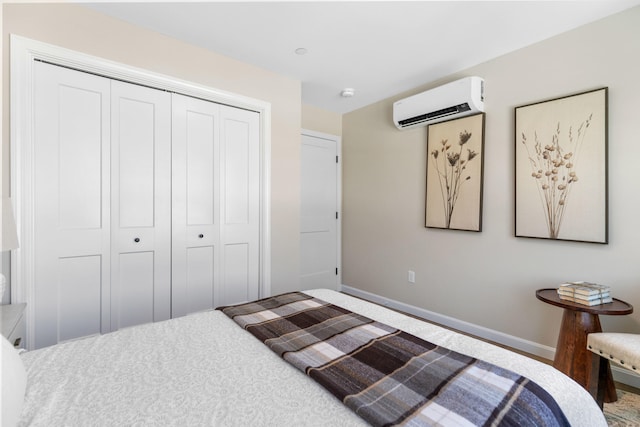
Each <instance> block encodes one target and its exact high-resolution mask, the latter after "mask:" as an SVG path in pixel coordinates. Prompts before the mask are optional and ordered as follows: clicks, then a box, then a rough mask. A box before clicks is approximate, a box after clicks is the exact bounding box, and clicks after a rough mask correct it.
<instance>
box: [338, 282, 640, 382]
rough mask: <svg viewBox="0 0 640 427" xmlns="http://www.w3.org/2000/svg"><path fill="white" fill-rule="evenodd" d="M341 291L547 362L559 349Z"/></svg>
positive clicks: (623, 375) (623, 378) (620, 374)
mask: <svg viewBox="0 0 640 427" xmlns="http://www.w3.org/2000/svg"><path fill="white" fill-rule="evenodd" d="M340 288H341V291H342V292H344V293H347V294H350V295H353V296H356V297H359V298H362V299H366V300H368V301H372V302H375V303H377V304H380V305H384V306H386V307H390V308H393V309H396V310H400V311H404V312H405V313H409V314H412V315H414V316H417V317H421V318H423V319H425V320H428V321H430V322H434V323H438V324H440V325H443V326H446V327H448V328H452V329H456V330H458V331H461V332H464V333H466V334H470V335H474V336H477V337H479V338H482V339H485V340H489V341H493V342H495V343H497V344H501V345H504V346H508V347H511V348H514V349H516V350H520V351H524V352H526V353H529V354H532V355H535V356H538V357H542V358H544V359H548V360H553V358H554V356H555V353H556V349H555V348H553V347H549V346H546V345H543V344H539V343H536V342H533V341H529V340H525V339H522V338H519V337H516V336H513V335H509V334H505V333H503V332H500V331H496V330H493V329H489V328H485V327H483V326H479V325H475V324H473V323H469V322H465V321H463V320H459V319H455V318H453V317H449V316H445V315H443V314H440V313H436V312H433V311H429V310H425V309H424V308H420V307H416V306H413V305H410V304H405V303H403V302H400V301H396V300H393V299H389V298H385V297H382V296H380V295H377V294H373V293H371V292H367V291H363V290H361V289H358V288H353V287H351V286H347V285H341V287H340ZM611 372H612V373H613V378H614V379H615V380H616V381H619V382H621V383H623V384H627V385H629V386H632V387H636V388H639V389H640V376H639V375H637V374H634V373H633V372H631V371H627V370H626V369H624V368H619V367H617V366H613V365H612V366H611Z"/></svg>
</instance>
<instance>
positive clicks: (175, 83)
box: [10, 34, 271, 348]
mask: <svg viewBox="0 0 640 427" xmlns="http://www.w3.org/2000/svg"><path fill="white" fill-rule="evenodd" d="M10 45H11V49H10V68H11V83H10V91H11V93H10V96H11V103H10V111H11V122H10V123H11V137H10V138H11V142H10V144H11V145H10V146H11V194H12V199H13V201H14V209H15V212H16V226H17V228H18V235H19V236H20V237H19V238H20V248H19V249H18V250H15V251H13V252H12V256H11V277H10V283H11V300H12V302H13V303H19V302H26V303H27V308H26V313H25V317H26V326H27V348H32V345H33V342H32V341H33V338H32V337H33V325H34V317H35V315H34V313H33V304H31V302H32V301H33V298H34V282H33V280H34V276H35V274H34V255H35V254H34V213H33V209H34V187H33V185H34V183H33V173H34V170H33V156H34V150H33V147H34V139H33V138H34V135H33V120H34V102H33V94H34V87H33V83H34V78H33V76H34V67H33V64H34V61H36V60H40V61H45V62H49V63H51V64H55V65H60V66H63V67H69V68H73V69H76V70H80V71H85V72H89V73H93V74H98V75H102V76H105V77H108V78H112V79H119V80H124V81H127V82H130V83H134V84H139V85H143V86H149V87H153V88H156V89H161V90H166V91H169V92H176V93H180V94H182V95H187V96H192V97H195V98H201V99H204V100H207V101H212V102H216V103H219V104H226V105H230V106H233V107H238V108H242V109H246V110H251V111H255V112H257V113H259V114H260V181H261V182H260V261H259V262H260V269H259V287H260V290H259V292H260V296H261V297H265V296H269V295H271V249H270V248H271V217H270V212H271V103H269V102H265V101H262V100H259V99H255V98H250V97H246V96H243V95H238V94H234V93H231V92H226V91H222V90H219V89H215V88H211V87H207V86H203V85H199V84H196V83H192V82H189V81H185V80H181V79H177V78H174V77H171V76H167V75H164V74H160V73H156V72H153V71H149V70H143V69H140V68H136V67H133V66H129V65H126V64H122V63H117V62H114V61H110V60H107V59H104V58H99V57H96V56H93V55H88V54H84V53H80V52H76V51H73V50H70V49H66V48H63V47H60V46H55V45H51V44H48V43H43V42H39V41H37V40H32V39H28V38H25V37H21V36H16V35H14V34H11V40H10Z"/></svg>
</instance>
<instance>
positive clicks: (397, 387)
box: [219, 292, 569, 427]
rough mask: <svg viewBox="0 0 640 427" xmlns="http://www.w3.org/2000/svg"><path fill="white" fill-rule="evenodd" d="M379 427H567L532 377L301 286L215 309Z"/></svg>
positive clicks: (560, 414)
mask: <svg viewBox="0 0 640 427" xmlns="http://www.w3.org/2000/svg"><path fill="white" fill-rule="evenodd" d="M219 309H220V310H222V311H223V312H224V313H225V314H226V315H227V316H229V317H230V318H232V319H233V320H234V321H235V322H236V323H237V324H238V325H240V326H241V327H242V328H244V329H245V330H247V331H249V332H250V333H251V334H253V335H254V336H255V337H256V338H258V339H259V340H261V341H262V342H263V343H264V344H266V345H267V346H268V347H269V348H270V349H271V350H273V351H274V352H275V353H277V354H278V355H279V356H281V357H282V358H283V359H285V360H286V361H288V362H289V363H291V364H292V365H293V366H295V367H297V368H298V369H300V370H301V371H302V372H304V373H306V374H307V375H308V376H310V377H311V378H313V379H314V380H315V381H317V382H318V383H320V384H321V385H322V386H324V387H325V388H326V389H327V390H328V391H329V392H331V393H332V394H333V395H335V396H336V397H337V398H338V399H340V400H341V401H342V402H343V403H344V404H345V405H347V406H348V407H349V408H351V409H352V410H353V411H355V412H356V413H357V414H358V415H359V416H361V417H362V418H363V419H365V420H366V421H367V422H369V423H370V424H371V425H374V426H389V425H407V426H423V425H437V426H490V425H491V426H518V427H522V426H536V427H541V426H568V425H569V423H568V421H567V419H566V418H565V416H564V414H563V413H562V410H561V409H560V408H559V407H558V404H557V403H556V402H555V400H553V398H552V397H551V396H550V395H549V393H547V392H546V391H545V390H543V389H542V388H541V387H540V386H538V385H537V384H536V383H534V382H532V381H530V380H528V379H527V378H524V377H522V376H521V375H518V374H516V373H514V372H511V371H509V370H506V369H503V368H500V367H498V366H495V365H492V364H490V363H487V362H484V361H481V360H478V359H474V358H472V357H469V356H466V355H464V354H460V353H456V352H454V351H451V350H448V349H446V348H443V347H440V346H437V345H434V344H432V343H429V342H427V341H425V340H423V339H420V338H418V337H415V336H413V335H411V334H408V333H406V332H403V331H401V330H398V329H395V328H392V327H390V326H387V325H385V324H382V323H379V322H376V321H373V320H371V319H369V318H367V317H364V316H361V315H359V314H357V313H353V312H351V311H349V310H346V309H344V308H341V307H338V306H335V305H333V304H329V303H327V302H325V301H322V300H320V299H317V298H313V297H311V296H309V295H306V294H304V293H301V292H293V293H287V294H283V295H278V296H275V297H271V298H266V299H262V300H258V301H255V302H250V303H246V304H240V305H236V306H228V307H221V308H219Z"/></svg>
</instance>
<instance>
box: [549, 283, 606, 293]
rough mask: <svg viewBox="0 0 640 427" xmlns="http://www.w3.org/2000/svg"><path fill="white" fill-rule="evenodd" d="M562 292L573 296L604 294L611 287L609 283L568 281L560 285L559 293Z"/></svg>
mask: <svg viewBox="0 0 640 427" xmlns="http://www.w3.org/2000/svg"><path fill="white" fill-rule="evenodd" d="M561 293H562V294H565V295H573V296H592V295H604V294H605V293H606V294H609V293H610V288H609V286H607V285H599V284H597V283H590V282H567V283H563V284H561V285H560V286H559V287H558V294H561Z"/></svg>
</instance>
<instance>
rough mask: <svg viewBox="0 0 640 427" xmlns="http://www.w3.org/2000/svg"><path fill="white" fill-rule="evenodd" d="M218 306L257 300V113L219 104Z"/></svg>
mask: <svg viewBox="0 0 640 427" xmlns="http://www.w3.org/2000/svg"><path fill="white" fill-rule="evenodd" d="M219 166H220V246H221V247H220V251H221V252H220V279H221V280H220V287H219V291H218V298H219V299H218V301H217V304H218V305H226V304H232V303H237V302H242V301H249V300H253V299H256V298H259V297H260V273H259V270H260V115H259V114H258V113H256V112H254V111H247V110H242V109H240V108H234V107H228V106H225V105H221V106H220V164H219Z"/></svg>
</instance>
